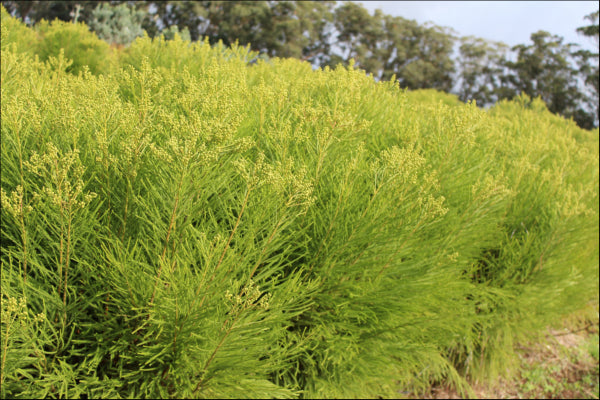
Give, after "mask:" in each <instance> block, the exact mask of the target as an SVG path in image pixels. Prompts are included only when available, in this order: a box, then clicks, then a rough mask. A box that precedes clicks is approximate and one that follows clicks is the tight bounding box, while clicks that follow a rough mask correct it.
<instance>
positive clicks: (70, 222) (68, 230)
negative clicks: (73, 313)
mask: <svg viewBox="0 0 600 400" xmlns="http://www.w3.org/2000/svg"><path fill="white" fill-rule="evenodd" d="M71 226H72V217H71V210H70V206H69V223H68V228H67V254H66V257H67V258H66V260H65V290H64V292H63V305H64V306H65V320H66V318H67V278H68V274H69V265H70V264H71Z"/></svg>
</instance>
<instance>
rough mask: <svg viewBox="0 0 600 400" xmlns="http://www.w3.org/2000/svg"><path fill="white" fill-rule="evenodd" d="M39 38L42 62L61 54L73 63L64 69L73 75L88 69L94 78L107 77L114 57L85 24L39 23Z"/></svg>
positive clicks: (108, 47) (39, 51)
mask: <svg viewBox="0 0 600 400" xmlns="http://www.w3.org/2000/svg"><path fill="white" fill-rule="evenodd" d="M36 29H37V31H38V33H39V34H40V36H41V39H40V41H39V43H38V47H37V48H38V50H37V51H38V55H39V57H40V59H41V60H42V61H46V60H48V59H49V58H50V57H58V56H59V54H60V52H61V50H62V51H64V55H65V57H66V58H68V59H69V60H72V61H73V63H72V64H71V65H70V66H69V67H68V68H67V71H68V72H72V73H74V74H77V73H79V72H80V71H83V67H84V66H87V67H88V68H89V70H90V71H91V72H92V73H93V74H99V73H108V72H109V71H110V68H111V62H112V59H113V57H114V55H113V54H112V50H111V48H110V46H109V45H108V43H106V42H105V41H103V40H100V39H99V38H98V37H97V36H96V35H95V34H94V33H93V32H90V31H89V29H88V27H87V26H86V25H85V24H84V23H77V24H73V23H69V22H64V21H60V20H58V19H56V20H54V21H52V22H50V23H49V22H47V21H45V20H42V21H41V22H40V23H38V24H37V25H36Z"/></svg>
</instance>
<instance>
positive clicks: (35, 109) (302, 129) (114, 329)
mask: <svg viewBox="0 0 600 400" xmlns="http://www.w3.org/2000/svg"><path fill="white" fill-rule="evenodd" d="M83 28H84V26H83V25H71V26H66V25H65V24H63V23H60V22H55V23H53V24H52V25H49V24H43V25H42V28H41V29H40V30H41V32H43V33H44V34H45V36H44V39H43V40H44V41H46V40H49V42H48V43H50V42H52V43H59V42H61V40H63V39H64V38H65V37H67V33H68V34H71V33H72V36H71V38H72V41H71V42H70V43H69V46H70V47H68V48H69V49H80V47H79V46H82V44H81V43H80V42H78V41H77V40H80V41H82V42H83V43H88V41H89V40H91V39H89V37H90V36H89V35H93V34H92V33H89V32H87V31H86V32H85V34H84V31H83ZM2 30H3V35H10V31H9V28H8V27H5V18H3V20H2ZM53 32H54V33H55V35H54V36H52V35H51V33H53ZM48 38H50V39H51V41H50V39H48ZM96 40H98V39H96ZM42 43H43V42H42ZM107 46H108V45H107ZM42 49H45V48H43V47H42ZM41 51H42V50H40V52H41ZM44 51H47V50H44ZM69 51H71V50H69ZM68 54H75V55H78V53H77V52H76V51H75V52H74V53H68V51H67V48H65V49H64V50H63V52H60V51H58V52H57V53H56V54H55V53H50V52H48V53H47V54H46V56H45V57H46V58H47V62H44V60H45V59H46V58H44V57H43V56H41V54H40V57H39V59H38V58H35V57H34V58H32V57H30V56H29V55H27V54H22V53H18V52H15V48H14V46H6V47H4V46H3V48H2V57H1V61H2V68H1V75H2V76H1V82H2V85H1V90H2V103H1V107H2V110H1V115H2V140H3V142H2V147H1V157H2V170H1V177H2V179H1V182H2V184H1V186H2V187H1V189H2V192H1V200H2V209H1V211H0V212H1V216H2V221H3V224H2V227H1V231H0V233H1V236H0V242H1V245H2V254H1V255H0V262H1V268H2V326H1V328H2V331H1V333H2V336H1V338H0V345H1V346H2V347H1V348H2V359H1V361H2V364H1V365H0V367H1V368H0V369H1V372H0V380H1V382H2V389H1V390H2V392H1V396H2V397H3V398H7V397H10V398H37V397H51V398H58V397H88V398H89V397H94V398H96V397H98V398H100V397H140V398H142V397H143V398H165V397H177V398H179V397H183V398H234V397H235V398H238V397H240V396H242V397H244V396H245V397H249V398H272V397H277V398H295V397H307V398H316V397H320V398H322V397H326V398H331V397H350V398H356V397H377V396H381V397H386V398H387V397H389V398H394V397H398V393H399V391H402V390H406V389H408V388H410V390H411V391H413V392H416V393H419V392H424V391H425V390H426V389H427V388H428V387H429V385H430V384H431V383H432V382H440V381H444V382H448V383H449V384H451V385H453V386H454V387H456V388H457V390H458V391H459V392H460V393H462V394H463V395H468V394H469V393H470V388H469V387H468V385H467V384H466V379H465V378H466V377H469V376H470V377H482V378H484V377H486V376H487V377H489V376H494V375H495V374H497V373H503V370H504V367H506V365H508V363H510V362H511V361H514V360H515V357H514V352H513V349H512V345H513V342H514V341H515V340H517V339H519V338H522V337H527V336H530V335H535V334H536V333H537V332H539V329H540V328H541V327H543V326H545V324H547V323H549V322H552V321H555V320H557V319H559V318H561V317H562V316H563V315H564V314H565V313H569V312H571V311H575V310H578V309H580V308H582V307H584V306H585V305H586V304H588V303H589V302H590V301H596V302H597V301H598V224H597V221H598V212H599V210H598V192H599V189H598V133H597V131H595V132H590V131H586V130H582V129H579V128H577V126H576V125H575V124H574V123H573V122H572V121H567V120H564V119H562V118H561V117H558V116H555V115H553V114H551V113H550V112H548V110H547V108H546V106H545V105H544V103H543V102H542V101H541V100H539V99H534V100H531V99H530V98H528V97H525V96H523V97H520V98H518V99H517V100H515V101H511V102H508V101H505V102H502V103H500V104H498V105H497V106H496V107H494V108H492V109H491V110H490V111H489V112H486V111H484V110H482V109H479V108H477V107H476V106H475V104H472V103H471V104H464V103H461V102H460V101H459V100H458V98H457V97H455V96H451V95H447V94H442V93H438V92H435V91H433V90H428V91H417V92H408V91H406V90H403V89H400V87H399V86H400V83H399V82H398V81H395V80H393V81H389V82H375V81H374V80H373V79H372V77H370V76H367V75H366V74H365V72H364V71H363V70H360V69H357V68H354V65H353V63H352V62H351V63H350V65H349V66H348V67H344V66H338V67H336V68H335V69H331V68H329V67H326V68H324V69H317V70H313V69H312V67H311V65H310V64H309V63H305V62H304V63H303V62H300V61H298V60H293V59H280V58H276V57H274V58H270V59H269V60H268V61H265V60H263V59H261V58H259V59H257V54H256V52H253V51H250V48H249V47H242V46H238V45H233V46H231V47H227V46H224V45H223V44H217V45H212V46H211V45H210V43H209V40H208V39H205V41H204V42H194V43H190V42H189V41H186V40H182V39H181V37H179V35H175V36H174V38H173V40H165V38H164V36H163V37H155V38H150V37H149V36H147V35H146V36H144V37H141V38H137V39H136V40H135V41H134V42H133V43H132V44H131V46H129V47H128V48H127V49H125V50H123V52H122V57H121V58H120V59H119V63H120V64H119V68H110V66H105V67H104V68H105V69H102V65H101V64H98V63H97V64H96V69H95V70H92V68H91V67H90V68H89V70H88V69H87V68H85V67H80V68H81V70H82V73H78V74H73V73H68V72H71V71H76V70H74V69H73V65H75V62H76V61H77V62H79V63H81V60H82V59H83V58H81V56H80V55H78V57H77V58H76V59H69V55H68ZM65 57H67V58H65ZM40 60H42V61H40ZM92 60H93V59H92ZM251 60H256V62H255V63H254V64H251V65H249V62H250V61H251ZM71 62H73V65H71V64H70V63H71ZM77 65H82V64H77ZM91 72H94V73H91Z"/></svg>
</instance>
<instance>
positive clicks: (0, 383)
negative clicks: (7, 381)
mask: <svg viewBox="0 0 600 400" xmlns="http://www.w3.org/2000/svg"><path fill="white" fill-rule="evenodd" d="M12 322H13V320H12V318H11V321H10V323H9V324H8V325H7V327H6V342H5V343H4V346H3V349H2V366H0V386H3V383H4V365H5V364H6V353H7V352H8V351H7V350H8V338H9V336H10V335H9V332H10V327H11V325H12Z"/></svg>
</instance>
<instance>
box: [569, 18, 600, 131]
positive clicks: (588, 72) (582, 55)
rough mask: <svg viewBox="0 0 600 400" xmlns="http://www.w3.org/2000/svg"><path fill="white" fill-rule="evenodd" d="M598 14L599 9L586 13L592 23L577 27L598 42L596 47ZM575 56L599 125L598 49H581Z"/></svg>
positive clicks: (578, 30)
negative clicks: (594, 50)
mask: <svg viewBox="0 0 600 400" xmlns="http://www.w3.org/2000/svg"><path fill="white" fill-rule="evenodd" d="M598 15H599V11H596V12H594V13H591V14H589V15H586V16H585V19H587V20H589V21H590V22H591V24H590V25H588V26H583V27H580V28H577V32H578V33H580V34H581V35H583V36H586V37H589V38H592V40H593V41H594V42H595V44H596V48H598V45H599V40H598V37H599V33H598ZM575 56H576V59H577V63H578V66H579V72H580V74H581V76H582V79H583V82H584V85H585V94H586V95H587V99H588V100H587V103H588V108H589V109H591V110H592V112H593V114H594V126H598V120H599V118H600V111H599V107H598V98H599V97H600V91H599V89H598V86H599V77H598V76H599V71H598V51H596V52H595V53H594V52H591V51H587V50H580V51H578V52H576V53H575ZM594 111H595V112H594Z"/></svg>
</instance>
